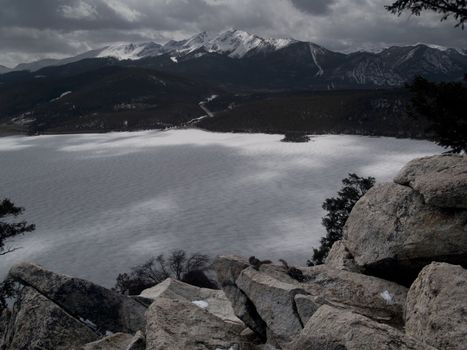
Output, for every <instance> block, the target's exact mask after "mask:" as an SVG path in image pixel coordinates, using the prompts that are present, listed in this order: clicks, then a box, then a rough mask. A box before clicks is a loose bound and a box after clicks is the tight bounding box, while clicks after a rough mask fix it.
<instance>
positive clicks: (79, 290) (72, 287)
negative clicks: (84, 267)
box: [10, 264, 146, 334]
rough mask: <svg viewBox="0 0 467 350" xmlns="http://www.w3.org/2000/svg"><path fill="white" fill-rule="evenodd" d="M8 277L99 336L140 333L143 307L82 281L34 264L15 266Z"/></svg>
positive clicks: (144, 310)
mask: <svg viewBox="0 0 467 350" xmlns="http://www.w3.org/2000/svg"><path fill="white" fill-rule="evenodd" d="M10 276H11V277H12V278H14V279H15V280H17V281H19V282H20V283H22V284H24V285H26V286H30V287H32V288H34V289H35V290H37V291H38V292H39V293H41V294H42V295H44V296H45V297H47V298H48V299H50V300H51V301H53V302H54V303H56V304H57V305H59V306H60V307H61V308H63V309H64V310H65V311H67V312H68V313H69V314H71V315H73V316H74V317H76V318H78V319H82V320H84V321H88V322H89V323H92V324H94V325H95V326H96V328H97V330H98V331H99V332H101V333H103V334H105V333H106V332H107V331H111V332H124V333H132V334H134V333H135V332H137V331H138V330H140V329H144V324H145V318H144V313H145V312H146V307H145V306H143V305H142V304H140V303H139V302H137V301H135V300H133V299H131V298H129V297H126V296H123V295H121V294H118V293H116V292H113V291H111V290H109V289H106V288H104V287H101V286H98V285H96V284H94V283H91V282H89V281H86V280H82V279H79V278H73V277H69V276H65V275H61V274H58V273H54V272H51V271H48V270H46V269H44V268H43V267H41V266H39V265H34V264H19V265H16V266H14V267H13V268H12V269H11V270H10Z"/></svg>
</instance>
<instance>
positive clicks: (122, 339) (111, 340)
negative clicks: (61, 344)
mask: <svg viewBox="0 0 467 350" xmlns="http://www.w3.org/2000/svg"><path fill="white" fill-rule="evenodd" d="M132 340H133V336H132V335H131V334H127V333H115V334H112V335H110V336H108V337H105V338H102V339H100V340H97V341H95V342H92V343H89V344H86V345H84V346H83V348H82V350H127V348H128V346H129V345H130V343H131V341H132Z"/></svg>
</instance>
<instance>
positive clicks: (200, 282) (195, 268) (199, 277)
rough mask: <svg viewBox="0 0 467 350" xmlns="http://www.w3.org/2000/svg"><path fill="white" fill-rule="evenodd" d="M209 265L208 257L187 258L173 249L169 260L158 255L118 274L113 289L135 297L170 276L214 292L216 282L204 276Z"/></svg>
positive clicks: (201, 255) (192, 256)
mask: <svg viewBox="0 0 467 350" xmlns="http://www.w3.org/2000/svg"><path fill="white" fill-rule="evenodd" d="M208 265H209V257H208V256H207V255H203V254H193V255H191V256H189V257H188V256H187V254H186V252H185V251H184V250H175V251H173V252H171V253H170V255H169V257H168V259H166V258H165V256H164V254H161V255H159V256H157V257H155V258H151V259H149V260H148V261H146V262H145V263H144V264H141V265H137V266H135V267H133V268H132V269H131V272H130V273H122V274H119V275H118V277H117V281H116V284H115V287H114V288H113V289H114V290H116V291H117V292H119V293H122V294H126V295H138V294H140V293H141V292H142V291H143V290H145V289H147V288H150V287H153V286H155V285H156V284H159V283H160V282H162V281H164V280H165V279H167V278H169V277H172V278H175V279H177V280H179V281H183V282H185V283H189V284H192V285H194V286H197V287H202V288H211V289H217V285H216V283H215V282H214V281H211V280H210V279H209V278H208V277H207V276H206V274H205V273H204V271H206V270H207V269H208Z"/></svg>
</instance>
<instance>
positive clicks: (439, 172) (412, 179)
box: [394, 154, 467, 209]
mask: <svg viewBox="0 0 467 350" xmlns="http://www.w3.org/2000/svg"><path fill="white" fill-rule="evenodd" d="M394 181H395V182H396V183H398V184H400V185H405V186H410V187H412V188H413V189H414V190H416V191H418V192H420V193H421V194H422V196H423V198H424V200H425V203H426V204H428V205H432V206H436V207H441V208H464V209H467V156H466V155H455V154H449V155H446V154H445V155H437V156H432V157H425V158H419V159H414V160H412V161H411V162H409V163H408V164H407V165H406V166H405V167H404V168H403V169H402V170H401V172H400V173H399V174H398V175H397V176H396V178H395V179H394Z"/></svg>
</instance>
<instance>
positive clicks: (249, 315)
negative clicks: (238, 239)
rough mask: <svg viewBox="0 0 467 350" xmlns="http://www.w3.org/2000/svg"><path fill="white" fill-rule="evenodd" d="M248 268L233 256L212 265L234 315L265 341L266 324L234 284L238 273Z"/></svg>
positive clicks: (246, 264) (247, 265)
mask: <svg viewBox="0 0 467 350" xmlns="http://www.w3.org/2000/svg"><path fill="white" fill-rule="evenodd" d="M249 266H250V264H249V263H248V260H247V259H245V258H242V257H238V256H233V255H232V256H224V257H221V258H218V259H216V261H215V262H214V264H213V267H214V270H215V271H216V274H217V280H218V282H219V285H220V286H221V287H222V290H223V291H224V293H225V295H226V297H227V298H228V299H229V301H230V302H231V304H232V308H233V310H234V313H235V315H237V316H238V318H239V319H241V320H242V321H243V322H244V323H245V325H247V326H248V327H249V328H250V329H252V330H253V331H254V332H255V333H256V334H257V335H258V336H259V337H261V339H263V340H265V339H266V328H267V327H266V324H265V323H264V321H263V319H262V318H261V317H260V316H259V314H258V312H257V310H256V308H255V306H254V305H253V302H252V301H251V300H249V299H248V297H247V296H246V294H245V293H244V292H243V291H242V290H241V289H240V288H238V286H237V284H236V281H237V278H238V276H240V273H241V272H242V271H243V270H244V269H246V268H247V267H249Z"/></svg>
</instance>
